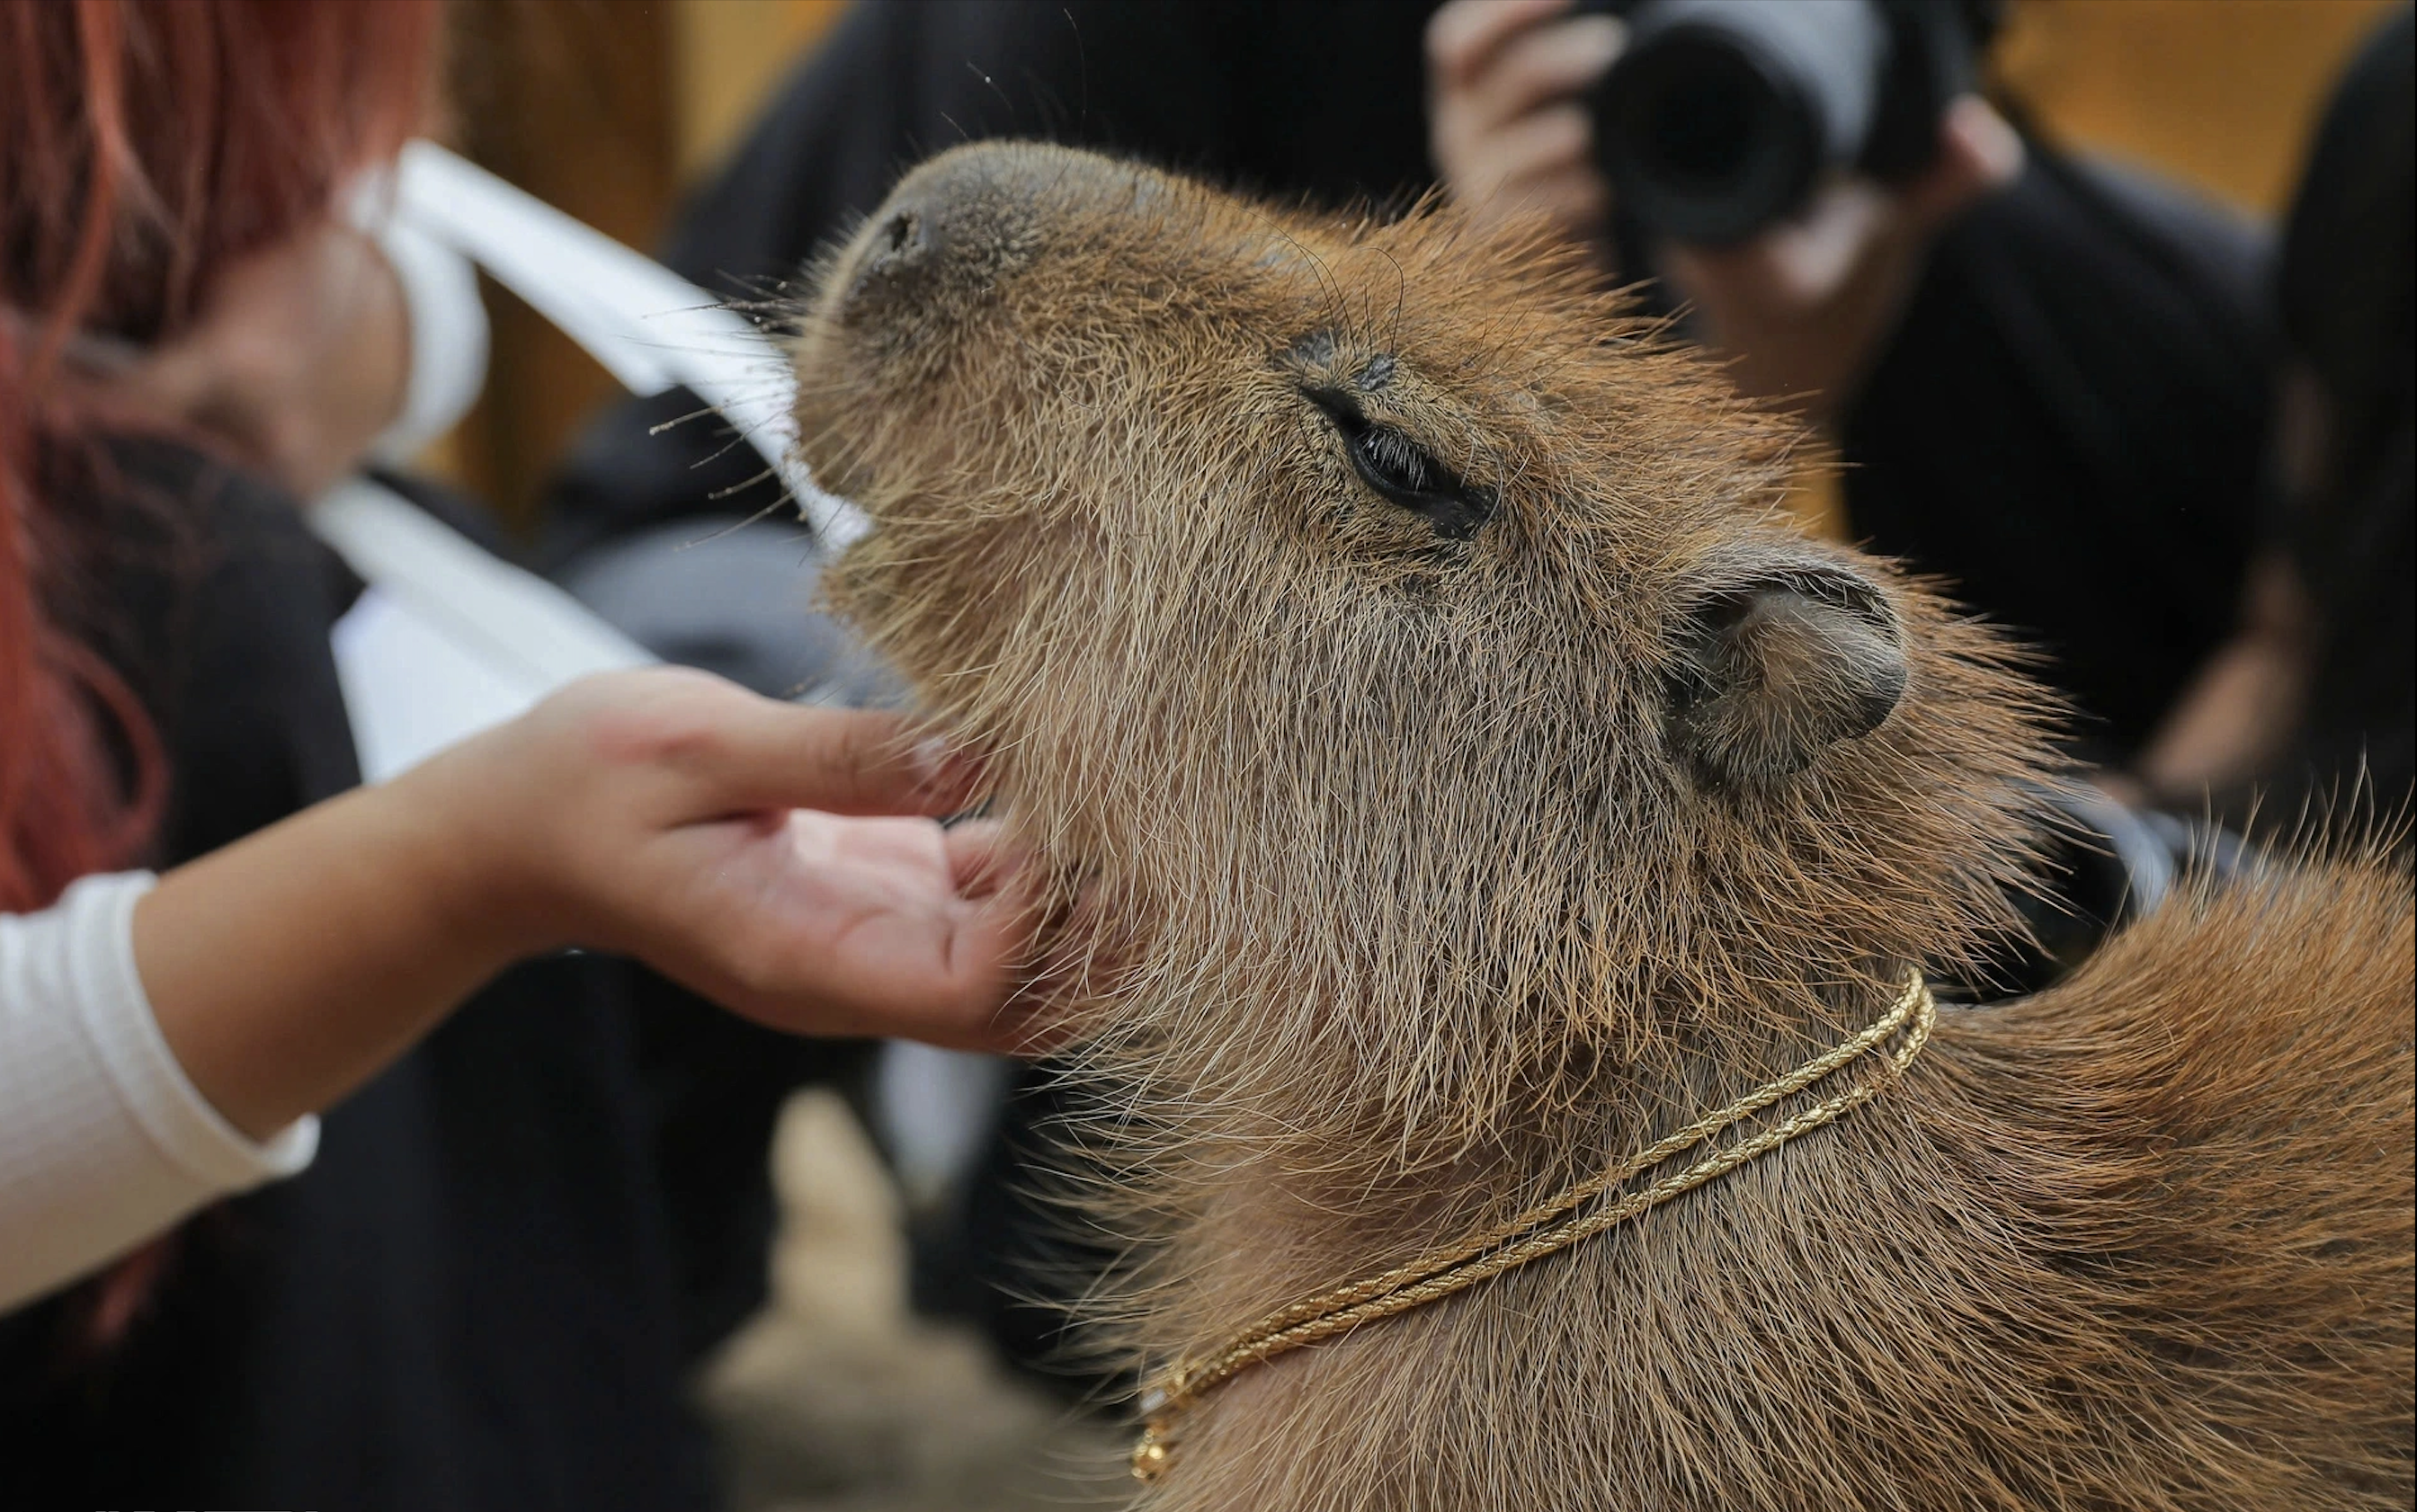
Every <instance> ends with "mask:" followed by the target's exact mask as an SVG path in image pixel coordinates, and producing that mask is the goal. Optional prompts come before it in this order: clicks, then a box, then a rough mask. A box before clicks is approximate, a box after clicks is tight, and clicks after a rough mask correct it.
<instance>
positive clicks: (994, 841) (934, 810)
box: [398, 669, 1035, 1051]
mask: <svg viewBox="0 0 2417 1512" xmlns="http://www.w3.org/2000/svg"><path fill="white" fill-rule="evenodd" d="M974 782H975V777H974V774H973V772H972V771H971V769H970V768H969V767H968V766H966V765H965V764H963V763H961V762H954V761H951V760H949V759H947V758H944V757H941V756H939V755H938V754H937V753H936V752H935V750H934V749H933V748H929V747H920V746H918V745H917V744H915V743H914V742H913V740H912V739H911V738H910V734H909V727H908V726H907V725H906V723H905V722H904V720H901V719H899V718H894V717H891V716H887V715H877V714H864V713H849V712H842V711H837V710H829V709H812V708H800V707H798V706H795V705H791V704H786V703H777V702H774V701H772V700H769V699H763V698H758V697H756V696H755V695H753V694H751V693H748V692H745V691H743V690H741V689H739V688H736V687H734V686H733V685H731V684H728V683H725V682H722V681H721V680H720V679H718V678H713V677H709V676H707V675H705V674H703V673H692V672H682V671H677V670H673V669H653V670H648V671H645V672H634V673H614V674H610V675H607V676H603V677H597V678H591V679H588V680H585V681H584V682H582V683H579V684H576V685H574V686H573V687H571V688H569V689H566V690H565V691H564V692H562V693H560V694H558V695H556V696H555V698H553V699H551V700H549V701H548V702H547V703H544V704H541V705H540V707H539V708H538V709H537V710H535V711H534V712H532V713H531V714H530V715H529V716H527V717H526V718H523V719H521V720H518V721H516V722H514V723H513V724H511V725H509V726H506V727H504V728H503V729H501V730H498V731H494V732H492V733H490V734H488V735H485V736H482V737H480V738H479V739H478V740H475V741H472V742H470V743H468V744H467V745H465V746H464V747H462V748H459V749H457V750H456V751H454V752H452V753H449V754H448V755H447V756H444V757H440V758H438V759H437V760H435V761H433V762H431V763H430V764H428V765H427V766H425V767H423V768H421V769H420V770H418V772H415V773H412V774H410V775H408V776H406V777H405V778H403V779H401V781H400V782H399V784H398V787H399V788H404V787H408V788H411V789H414V790H416V792H415V795H416V796H417V798H418V801H419V802H420V803H421V804H423V805H424V806H425V807H426V809H428V811H430V812H434V813H441V814H448V815H454V816H458V818H459V819H460V821H461V822H462V823H463V839H462V844H463V846H464V852H463V859H464V862H465V863H466V868H465V869H464V872H463V876H464V879H465V881H464V886H463V888H462V889H461V892H462V897H463V899H464V902H465V903H466V904H467V912H465V914H464V926H465V927H466V928H469V929H473V930H501V931H504V932H505V933H506V934H507V935H508V936H509V937H510V940H511V944H510V945H509V947H508V948H509V949H511V950H512V951H514V952H515V953H525V952H526V951H528V950H532V949H543V948H550V947H555V946H560V945H588V946H593V947H597V948H601V949H610V950H616V951H622V952H626V953H628V954H631V955H634V956H637V957H639V958H641V959H642V960H646V962H647V963H649V964H650V965H653V966H654V967H656V968H657V969H658V970H660V971H661V972H663V973H664V974H665V975H669V976H671V977H672V978H674V979H675V980H676V981H679V982H680V983H682V984H683V985H685V986H687V987H690V988H692V989H693V990H696V991H698V992H700V993H702V994H704V995H705V996H707V997H709V998H712V999H713V1000H715V1001H716V1002H719V1003H722V1004H723V1005H726V1006H728V1007H730V1008H732V1009H734V1010H736V1011H737V1012H739V1013H742V1014H744V1015H746V1016H747V1017H749V1018H752V1019H754V1020H757V1021H760V1022H763V1023H767V1024H770V1025H772V1026H773V1027H776V1028H780V1029H784V1030H789V1031H793V1032H797V1033H804V1034H822V1035H884V1036H904V1037H908V1038H915V1039H921V1040H925V1041H928V1042H930V1043H934V1044H939V1045H947V1046H951V1047H958V1048H973V1049H987V1050H1001V1051H1010V1050H1014V1049H1018V1048H1020V1047H1022V1045H1023V1044H1024V1042H1025V1040H1026V1025H1025V1024H1024V1023H1023V1022H1022V1021H1020V1020H1019V1019H1018V1017H1017V1016H1016V1015H1015V1014H1013V1013H1012V1012H1011V1010H1009V1009H1008V1007H1007V1006H1006V1005H1007V1000H1008V998H1009V996H1010V992H1011V987H1012V985H1013V981H1014V967H1015V965H1016V963H1017V961H1018V959H1019V957H1020V956H1021V955H1022V954H1023V953H1024V951H1025V949H1026V946H1027V945H1028V944H1029V942H1030V939H1031V936H1032V932H1033V923H1034V915H1035V909H1034V893H1033V888H1032V887H1031V885H1030V884H1029V881H1028V878H1027V875H1026V871H1025V869H1023V868H1022V866H1021V864H1020V860H1019V858H1018V857H1017V856H1016V855H1015V854H1012V853H1011V851H1009V850H1008V849H1007V848H1006V847H1005V846H1004V844H1003V842H1002V840H1001V839H1000V837H999V834H998V832H997V830H996V826H994V825H991V824H985V823H979V822H977V823H969V824H958V825H955V826H953V827H945V828H944V827H943V826H942V825H941V824H939V823H938V821H937V819H936V818H935V817H930V816H936V815H945V814H949V813H951V812H955V811H957V810H959V809H963V808H964V807H965V805H966V804H967V803H968V802H969V801H970V800H971V798H972V796H973V789H974Z"/></svg>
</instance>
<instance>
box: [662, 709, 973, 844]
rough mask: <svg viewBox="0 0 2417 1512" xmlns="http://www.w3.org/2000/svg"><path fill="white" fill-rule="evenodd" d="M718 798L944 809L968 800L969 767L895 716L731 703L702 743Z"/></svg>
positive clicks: (863, 809)
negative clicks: (957, 761) (955, 759)
mask: <svg viewBox="0 0 2417 1512" xmlns="http://www.w3.org/2000/svg"><path fill="white" fill-rule="evenodd" d="M700 754H701V756H702V761H701V763H700V767H701V775H703V776H704V777H706V778H707V780H708V781H709V782H710V783H711V784H712V786H713V789H714V794H715V797H716V798H717V800H718V801H720V802H722V803H724V804H727V805H728V806H729V808H730V809H733V810H735V809H759V808H760V809H820V810H822V811H823V812H825V813H833V814H925V815H942V814H949V813H953V812H956V811H957V810H959V809H963V808H965V806H966V805H967V804H968V803H969V802H970V801H971V800H972V797H973V793H972V787H973V781H972V779H971V777H970V774H969V772H968V770H967V769H966V768H965V767H964V766H962V765H961V764H956V763H953V762H951V761H950V760H949V759H948V757H947V756H946V755H945V754H944V748H941V747H938V746H936V745H935V744H933V743H930V742H927V741H922V740H920V739H919V738H918V735H917V731H916V729H915V726H914V725H913V724H912V723H911V722H910V721H908V720H907V719H905V718H902V717H900V716H897V715H891V714H871V713H863V712H859V711H853V710H844V709H822V708H804V707H800V706H798V705H797V704H793V703H777V702H775V701H773V700H771V699H760V698H754V697H752V696H749V697H746V698H744V699H743V700H741V701H733V702H732V703H730V705H729V707H728V709H727V712H726V713H722V714H721V715H720V716H719V717H718V718H717V719H716V722H715V727H714V729H713V730H712V732H711V733H710V735H709V737H708V738H707V740H706V741H705V742H704V743H703V744H702V746H701V748H700Z"/></svg>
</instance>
